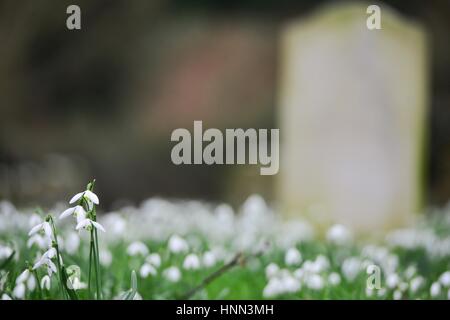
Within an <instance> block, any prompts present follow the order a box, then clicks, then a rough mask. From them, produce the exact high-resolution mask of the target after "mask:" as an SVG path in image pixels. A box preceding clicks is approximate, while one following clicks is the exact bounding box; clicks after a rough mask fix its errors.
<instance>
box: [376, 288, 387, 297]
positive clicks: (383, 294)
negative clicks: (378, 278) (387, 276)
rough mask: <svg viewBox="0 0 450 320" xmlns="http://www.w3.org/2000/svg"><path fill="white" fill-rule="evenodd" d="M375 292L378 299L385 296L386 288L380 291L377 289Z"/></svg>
mask: <svg viewBox="0 0 450 320" xmlns="http://www.w3.org/2000/svg"><path fill="white" fill-rule="evenodd" d="M377 291H378V292H377V294H378V297H379V298H381V297H384V296H385V295H386V293H387V291H386V288H381V289H379V290H377Z"/></svg>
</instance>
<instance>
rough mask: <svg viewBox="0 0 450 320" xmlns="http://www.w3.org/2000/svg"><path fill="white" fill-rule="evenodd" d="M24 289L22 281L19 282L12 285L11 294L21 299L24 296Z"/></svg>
mask: <svg viewBox="0 0 450 320" xmlns="http://www.w3.org/2000/svg"><path fill="white" fill-rule="evenodd" d="M25 290H26V288H25V285H24V284H23V283H19V284H18V285H16V286H15V287H14V290H13V292H12V294H13V296H14V297H16V298H17V299H23V298H25Z"/></svg>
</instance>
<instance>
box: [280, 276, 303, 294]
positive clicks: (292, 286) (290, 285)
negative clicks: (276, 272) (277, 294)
mask: <svg viewBox="0 0 450 320" xmlns="http://www.w3.org/2000/svg"><path fill="white" fill-rule="evenodd" d="M281 284H282V288H283V291H284V292H287V293H294V292H297V291H299V290H300V288H301V284H300V281H299V280H298V279H296V278H294V277H292V276H291V275H287V276H284V277H282V278H281Z"/></svg>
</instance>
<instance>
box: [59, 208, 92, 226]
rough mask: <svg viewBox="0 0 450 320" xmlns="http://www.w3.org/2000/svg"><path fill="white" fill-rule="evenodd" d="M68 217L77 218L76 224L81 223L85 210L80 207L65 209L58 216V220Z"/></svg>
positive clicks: (84, 217) (84, 216)
mask: <svg viewBox="0 0 450 320" xmlns="http://www.w3.org/2000/svg"><path fill="white" fill-rule="evenodd" d="M69 216H74V217H75V218H77V222H80V221H83V220H84V219H86V210H84V208H83V207H82V206H80V205H78V206H75V207H72V208H69V209H66V210H64V211H63V213H61V214H60V215H59V219H64V218H67V217H69Z"/></svg>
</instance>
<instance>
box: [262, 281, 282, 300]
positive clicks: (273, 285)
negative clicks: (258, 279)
mask: <svg viewBox="0 0 450 320" xmlns="http://www.w3.org/2000/svg"><path fill="white" fill-rule="evenodd" d="M282 292H283V284H282V282H281V280H280V279H278V278H276V277H274V278H271V279H270V280H269V282H268V283H267V285H266V286H265V287H264V290H263V296H264V297H265V298H273V297H275V296H277V295H279V294H281V293H282Z"/></svg>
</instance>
